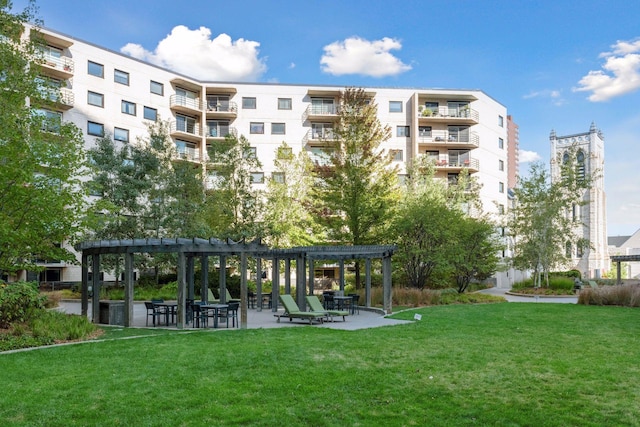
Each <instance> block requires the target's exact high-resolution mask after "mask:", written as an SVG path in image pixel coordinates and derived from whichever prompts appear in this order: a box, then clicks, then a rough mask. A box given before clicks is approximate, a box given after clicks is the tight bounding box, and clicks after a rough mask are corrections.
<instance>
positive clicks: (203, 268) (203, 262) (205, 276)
mask: <svg viewBox="0 0 640 427" xmlns="http://www.w3.org/2000/svg"><path fill="white" fill-rule="evenodd" d="M202 289H209V255H207V254H203V255H202V258H201V259H200V294H201V295H200V300H201V301H204V300H205V299H204V298H202ZM189 291H190V292H192V293H191V294H190V295H189V298H190V299H195V297H194V290H193V289H189Z"/></svg>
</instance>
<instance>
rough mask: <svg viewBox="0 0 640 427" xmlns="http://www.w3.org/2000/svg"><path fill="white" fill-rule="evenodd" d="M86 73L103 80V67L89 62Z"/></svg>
mask: <svg viewBox="0 0 640 427" xmlns="http://www.w3.org/2000/svg"><path fill="white" fill-rule="evenodd" d="M87 72H88V73H89V74H90V75H92V76H96V77H101V78H104V65H102V64H98V63H97V62H92V61H89V62H88V66H87Z"/></svg>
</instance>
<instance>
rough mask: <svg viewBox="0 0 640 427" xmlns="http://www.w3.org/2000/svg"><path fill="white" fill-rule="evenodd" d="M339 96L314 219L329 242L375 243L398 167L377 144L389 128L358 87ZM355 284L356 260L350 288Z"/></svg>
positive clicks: (381, 235) (380, 238)
mask: <svg viewBox="0 0 640 427" xmlns="http://www.w3.org/2000/svg"><path fill="white" fill-rule="evenodd" d="M339 101H340V102H339V108H340V109H339V111H338V121H337V123H336V126H335V128H334V129H333V139H332V140H330V141H327V142H326V147H325V152H326V154H327V156H328V157H329V162H328V164H327V165H326V166H321V167H320V168H319V169H320V170H319V172H320V173H319V185H318V186H317V196H318V201H319V202H320V205H321V209H322V210H321V211H320V212H321V215H320V219H321V220H322V221H323V222H324V224H325V226H326V228H327V233H328V238H329V240H330V241H333V242H336V243H339V244H348V245H367V244H379V243H382V242H384V241H387V240H388V236H387V234H386V231H387V228H388V225H389V219H390V218H391V216H392V212H393V209H394V206H395V204H396V202H397V200H398V191H397V189H398V182H397V181H398V178H397V174H398V171H397V170H396V168H392V167H391V162H392V159H391V157H390V155H389V153H387V152H385V150H383V149H382V148H381V145H382V143H383V142H385V141H387V140H388V139H389V138H390V137H391V129H390V128H389V126H383V125H382V124H381V123H380V121H379V120H378V116H377V110H378V108H377V105H376V104H375V102H373V99H371V97H370V96H369V95H367V93H366V92H365V91H364V90H363V89H356V88H347V89H345V90H344V91H343V92H342V93H341V96H340V100H339ZM359 284H360V269H359V263H356V287H359Z"/></svg>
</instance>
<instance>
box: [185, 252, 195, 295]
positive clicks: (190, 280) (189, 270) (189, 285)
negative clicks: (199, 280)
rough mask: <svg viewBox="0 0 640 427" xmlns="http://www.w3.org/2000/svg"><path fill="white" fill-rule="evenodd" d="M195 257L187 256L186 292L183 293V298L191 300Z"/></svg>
mask: <svg viewBox="0 0 640 427" xmlns="http://www.w3.org/2000/svg"><path fill="white" fill-rule="evenodd" d="M195 261H196V260H195V256H194V255H192V254H190V255H187V287H186V290H187V292H186V293H185V298H188V299H193V287H194V283H193V282H194V280H193V279H194V276H195Z"/></svg>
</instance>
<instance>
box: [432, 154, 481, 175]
mask: <svg viewBox="0 0 640 427" xmlns="http://www.w3.org/2000/svg"><path fill="white" fill-rule="evenodd" d="M431 160H433V162H434V163H435V166H436V170H443V171H447V172H459V171H461V170H462V169H469V172H471V173H473V172H478V171H479V170H480V169H479V162H478V159H474V158H466V159H465V158H459V157H458V158H456V157H451V156H443V157H438V158H433V159H431Z"/></svg>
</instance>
